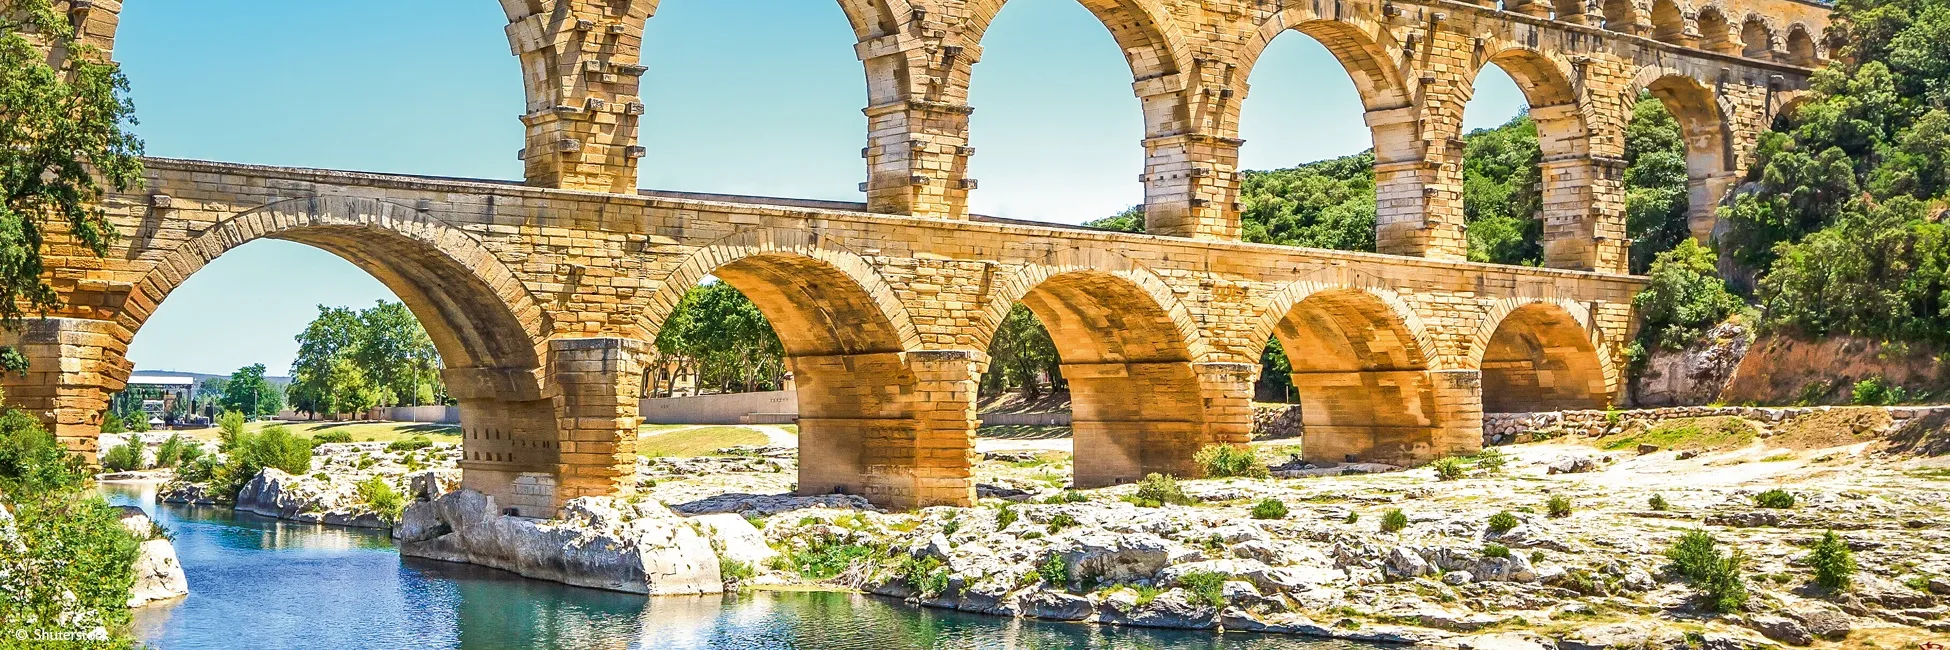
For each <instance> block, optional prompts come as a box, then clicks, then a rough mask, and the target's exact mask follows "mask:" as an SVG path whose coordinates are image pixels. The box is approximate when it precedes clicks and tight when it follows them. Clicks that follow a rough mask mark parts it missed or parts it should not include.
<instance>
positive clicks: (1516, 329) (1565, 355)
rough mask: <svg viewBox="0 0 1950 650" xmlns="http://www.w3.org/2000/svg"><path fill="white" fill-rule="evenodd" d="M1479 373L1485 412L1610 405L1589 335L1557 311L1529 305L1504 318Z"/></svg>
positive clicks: (1547, 306) (1545, 305)
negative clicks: (1480, 374)
mask: <svg viewBox="0 0 1950 650" xmlns="http://www.w3.org/2000/svg"><path fill="white" fill-rule="evenodd" d="M1480 367H1481V368H1482V371H1483V410H1484V412H1488V413H1531V412H1538V411H1562V410H1571V409H1597V408H1605V407H1606V406H1609V405H1610V404H1611V401H1612V392H1611V388H1610V383H1609V382H1608V381H1606V379H1605V371H1604V367H1603V366H1602V365H1601V363H1600V360H1599V357H1598V351H1597V348H1596V346H1594V345H1592V343H1591V337H1590V335H1589V334H1587V333H1586V332H1585V329H1584V326H1583V325H1582V324H1580V323H1579V322H1578V321H1577V319H1576V318H1574V317H1572V315H1571V314H1570V313H1569V312H1566V311H1565V310H1564V308H1562V307H1559V306H1557V305H1553V304H1548V303H1531V304H1528V305H1524V306H1523V307H1519V308H1517V309H1516V310H1513V311H1511V312H1510V313H1509V315H1507V316H1504V317H1503V320H1502V321H1501V322H1500V323H1499V324H1498V325H1497V328H1496V332H1495V333H1494V334H1492V335H1491V336H1490V338H1489V341H1488V343H1487V344H1485V345H1484V348H1483V356H1482V363H1481V366H1480Z"/></svg>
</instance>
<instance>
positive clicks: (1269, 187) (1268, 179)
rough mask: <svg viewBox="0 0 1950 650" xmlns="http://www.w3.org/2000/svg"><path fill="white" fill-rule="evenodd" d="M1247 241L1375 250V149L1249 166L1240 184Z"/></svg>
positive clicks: (1241, 213)
mask: <svg viewBox="0 0 1950 650" xmlns="http://www.w3.org/2000/svg"><path fill="white" fill-rule="evenodd" d="M1240 219H1241V221H1242V222H1243V223H1242V228H1243V231H1244V232H1243V236H1244V238H1245V240H1246V241H1249V242H1254V243H1260V244H1279V245H1283V246H1305V247H1309V248H1329V249H1335V250H1353V251H1373V250H1374V248H1375V239H1374V230H1375V188H1374V153H1373V152H1362V153H1359V154H1355V155H1352V156H1343V157H1340V158H1334V159H1330V160H1323V161H1320V162H1316V163H1310V164H1306V165H1301V166H1298V167H1293V168H1290V169H1280V170H1274V171H1266V172H1259V171H1248V172H1246V173H1245V175H1244V179H1243V180H1242V182H1241V187H1240Z"/></svg>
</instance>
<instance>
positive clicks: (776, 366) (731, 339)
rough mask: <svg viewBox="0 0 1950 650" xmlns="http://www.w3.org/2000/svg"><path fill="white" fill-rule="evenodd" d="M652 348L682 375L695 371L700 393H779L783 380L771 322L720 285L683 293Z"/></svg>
mask: <svg viewBox="0 0 1950 650" xmlns="http://www.w3.org/2000/svg"><path fill="white" fill-rule="evenodd" d="M656 347H657V352H658V354H660V355H661V356H662V357H663V361H664V362H665V363H666V364H668V365H671V366H675V367H677V368H678V370H679V372H680V373H691V372H695V373H696V375H697V382H698V383H697V388H698V389H699V390H705V391H709V392H724V393H736V392H751V391H760V390H777V389H778V388H779V387H780V386H781V385H782V384H783V383H784V380H785V346H784V345H782V344H780V343H779V336H778V334H777V333H776V332H773V331H772V323H771V321H768V320H766V319H765V314H763V313H760V312H759V311H758V306H757V305H754V304H752V301H751V300H748V299H746V298H745V294H742V293H739V292H738V290H737V289H734V288H732V286H731V285H729V284H725V283H723V282H717V281H713V282H708V283H705V284H703V285H700V286H698V287H697V288H694V289H691V291H690V292H689V293H686V294H684V299H683V300H681V301H679V302H678V303H677V307H676V308H674V309H672V310H671V314H670V317H669V318H667V319H665V321H664V326H663V329H662V330H660V331H658V332H657V342H656Z"/></svg>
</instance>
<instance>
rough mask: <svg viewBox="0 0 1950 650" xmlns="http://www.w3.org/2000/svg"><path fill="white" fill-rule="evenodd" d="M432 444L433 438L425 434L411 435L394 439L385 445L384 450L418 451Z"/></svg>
mask: <svg viewBox="0 0 1950 650" xmlns="http://www.w3.org/2000/svg"><path fill="white" fill-rule="evenodd" d="M432 446H433V440H432V439H431V438H428V437H426V436H413V437H410V438H400V439H398V440H394V441H393V444H390V445H386V451H419V450H421V449H426V448H428V447H432Z"/></svg>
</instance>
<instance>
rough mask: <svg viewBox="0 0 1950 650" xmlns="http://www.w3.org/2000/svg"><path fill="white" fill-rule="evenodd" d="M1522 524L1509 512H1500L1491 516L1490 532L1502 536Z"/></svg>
mask: <svg viewBox="0 0 1950 650" xmlns="http://www.w3.org/2000/svg"><path fill="white" fill-rule="evenodd" d="M1522 523H1523V522H1521V521H1517V516H1516V515H1513V514H1510V513H1509V511H1504V512H1499V513H1496V514H1493V515H1490V532H1492V533H1496V534H1498V535H1501V534H1504V533H1507V532H1510V531H1511V530H1512V529H1514V528H1516V527H1517V526H1518V525H1520V524H1522Z"/></svg>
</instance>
